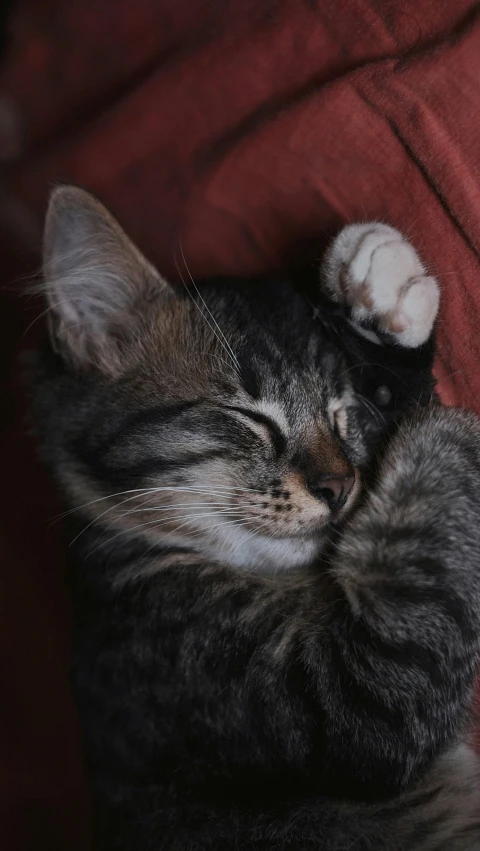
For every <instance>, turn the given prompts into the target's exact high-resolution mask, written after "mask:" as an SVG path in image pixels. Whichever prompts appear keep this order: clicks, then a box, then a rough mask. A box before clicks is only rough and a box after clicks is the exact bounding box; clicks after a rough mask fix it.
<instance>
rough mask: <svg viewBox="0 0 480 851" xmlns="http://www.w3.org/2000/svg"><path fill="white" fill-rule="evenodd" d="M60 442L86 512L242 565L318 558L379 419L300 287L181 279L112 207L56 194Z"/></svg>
mask: <svg viewBox="0 0 480 851" xmlns="http://www.w3.org/2000/svg"><path fill="white" fill-rule="evenodd" d="M44 269H45V290H46V295H47V299H48V303H49V307H50V311H49V322H50V330H51V344H50V347H49V349H48V351H47V352H46V353H45V354H44V358H43V372H42V376H43V377H42V379H41V381H40V391H39V408H40V411H39V414H37V416H39V419H40V431H41V435H42V438H41V439H42V443H43V447H44V451H45V454H46V456H47V457H48V460H49V462H50V464H51V465H52V466H53V467H54V469H55V472H56V475H57V477H58V478H59V480H60V481H61V484H62V487H63V489H64V490H65V492H66V494H67V497H68V499H69V501H70V503H71V504H72V505H73V506H74V507H75V508H78V507H79V506H83V508H81V509H80V514H81V516H82V517H83V520H84V525H85V526H86V525H87V524H89V523H91V522H92V521H94V522H96V523H97V524H98V525H99V526H100V527H101V528H102V529H103V530H104V531H105V532H106V533H107V537H108V538H109V539H110V540H112V541H113V540H115V542H116V544H117V545H118V546H121V544H122V542H123V541H126V540H128V539H129V538H131V536H132V535H135V536H140V537H143V538H145V539H147V541H148V543H149V545H152V546H154V545H159V546H165V547H172V548H175V547H180V548H192V549H194V550H195V551H197V552H198V553H200V554H201V555H202V556H205V557H208V558H210V559H216V560H219V561H221V562H223V563H226V564H230V565H233V566H237V567H242V568H257V567H264V568H269V569H277V568H278V569H283V568H287V567H294V566H296V565H300V564H305V563H308V562H311V561H312V560H313V559H314V558H315V556H316V555H317V553H318V552H319V550H320V548H321V546H322V542H323V541H324V540H325V534H326V530H327V529H329V528H331V527H332V525H334V524H335V523H338V521H339V520H341V519H342V517H344V516H345V514H346V513H347V512H348V510H349V509H350V508H351V506H352V505H353V504H354V502H355V499H356V497H357V495H358V493H359V491H360V488H361V476H360V472H359V470H360V469H361V468H362V466H363V465H364V464H365V463H366V461H367V460H368V457H369V454H370V451H371V439H372V435H374V436H375V435H376V434H378V428H377V423H376V421H375V417H373V416H372V415H370V414H369V412H368V408H367V409H366V408H365V405H364V404H361V400H360V399H359V398H358V396H357V393H356V389H355V387H354V385H353V383H352V382H353V379H352V374H351V372H350V371H349V369H348V368H347V365H346V363H345V360H344V358H343V355H342V352H341V350H340V347H339V346H338V345H336V344H335V342H334V341H332V339H330V337H329V335H328V334H326V332H325V329H324V327H323V326H322V324H321V323H320V322H318V321H316V320H315V318H314V315H313V311H312V308H311V306H310V304H309V302H308V301H307V300H306V299H305V298H304V297H303V296H301V295H299V294H297V293H296V292H295V291H294V290H293V289H291V288H290V287H289V286H288V285H287V284H285V283H283V282H281V281H277V282H274V283H268V284H267V283H265V284H263V285H260V284H258V282H254V281H253V282H249V283H248V282H247V283H245V282H244V283H241V282H223V283H220V282H209V283H206V284H203V285H201V286H197V283H196V282H194V281H193V279H192V278H191V277H190V275H189V272H188V270H187V268H186V265H185V269H184V277H185V285H184V286H183V287H181V288H178V287H177V288H175V287H172V286H170V285H169V284H168V283H167V282H166V281H165V280H164V279H163V278H162V277H161V276H160V275H159V274H158V273H157V272H156V270H155V269H154V268H153V267H152V266H151V265H150V264H149V263H148V262H147V261H146V260H145V258H144V257H143V256H142V255H141V254H140V252H139V251H138V250H137V249H136V248H135V247H134V246H133V244H132V243H131V242H130V240H129V239H128V238H127V237H126V235H125V234H124V232H123V231H122V230H121V228H120V226H119V225H118V223H117V222H116V221H115V220H114V219H113V218H112V217H111V216H110V215H109V213H107V211H106V210H105V209H104V208H103V207H102V205H101V204H100V203H99V202H97V201H96V200H94V199H93V198H92V197H91V196H90V195H88V194H87V193H85V192H83V191H82V190H79V189H75V188H72V187H63V188H60V189H58V190H56V191H55V192H54V193H53V196H52V199H51V202H50V207H49V211H48V215H47V224H46V231H45V248H44Z"/></svg>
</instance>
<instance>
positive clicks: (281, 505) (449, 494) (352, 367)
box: [34, 186, 480, 851]
mask: <svg viewBox="0 0 480 851" xmlns="http://www.w3.org/2000/svg"><path fill="white" fill-rule="evenodd" d="M182 274H183V272H182ZM43 286H44V290H45V293H46V298H47V302H48V307H49V324H50V335H49V337H48V339H46V340H45V342H44V344H43V345H42V347H41V348H40V350H39V353H38V356H37V357H36V361H35V367H34V382H35V388H36V400H35V403H34V413H35V419H36V423H37V426H36V428H37V432H38V440H39V444H40V447H41V452H42V454H43V457H44V459H45V462H46V463H47V464H48V466H49V467H50V469H51V470H52V472H53V475H54V477H55V479H56V481H57V482H58V484H59V486H60V488H61V490H62V492H63V494H64V495H65V497H66V500H67V502H68V504H69V506H70V509H71V510H70V512H69V514H68V517H69V518H70V524H71V525H70V538H71V542H72V546H71V547H70V549H69V552H70V553H72V552H73V554H74V555H73V559H72V565H71V570H70V573H69V582H70V588H71V594H72V602H73V609H74V632H73V662H72V677H73V684H74V688H75V693H76V698H77V702H78V707H79V710H80V715H81V719H82V725H83V735H84V743H85V753H86V761H87V768H88V772H89V777H90V782H91V787H92V793H93V801H94V833H95V848H97V849H100V851H163V849H165V850H166V851H197V849H202V851H206V849H214V850H215V851H217V850H218V851H223V849H234V848H238V849H242V851H244V849H259V850H261V849H262V850H263V849H290V851H293V849H301V851H304V849H307V850H308V849H312V851H313V849H321V851H347V849H355V851H366V849H379V851H380V849H383V851H434V850H435V851H438V850H439V849H448V851H471V850H472V849H478V848H480V784H479V780H478V765H477V759H476V757H475V755H474V754H473V752H472V751H471V750H470V748H469V747H468V744H467V743H466V740H467V727H468V722H469V707H470V706H471V700H472V693H473V686H474V681H475V673H476V670H477V664H478V661H479V632H480V630H479V627H480V523H479V516H480V508H479V506H478V501H479V500H478V493H479V489H480V423H479V420H478V419H477V418H476V417H475V416H474V415H473V414H469V413H466V412H463V411H460V410H454V409H446V408H443V407H441V406H440V404H439V402H438V400H437V397H436V393H435V383H434V379H433V377H432V363H433V356H434V324H435V319H436V315H437V310H438V304H439V287H438V284H437V282H436V280H435V278H434V277H432V276H429V275H427V273H426V270H425V267H424V266H423V265H422V262H421V261H420V259H419V257H418V255H417V253H416V251H415V250H414V248H413V247H412V245H411V244H410V243H409V242H408V241H407V240H406V239H405V238H404V237H403V236H402V235H401V234H400V233H399V232H398V231H397V230H395V229H394V228H392V227H390V226H387V225H383V224H379V223H367V224H358V225H349V226H347V227H345V228H344V229H343V230H342V231H341V233H340V234H339V235H338V237H337V238H336V239H335V240H334V241H333V243H332V244H331V246H330V247H329V248H328V249H327V252H326V254H325V256H324V259H323V262H322V264H321V268H319V270H318V283H317V286H316V295H315V296H314V297H311V296H307V295H306V294H305V292H304V291H302V288H301V286H299V285H298V282H295V281H293V282H292V281H288V280H286V279H285V280H283V279H280V278H272V279H268V278H267V279H262V280H257V279H251V280H246V281H245V280H228V281H226V280H208V281H205V282H199V283H197V282H196V281H194V279H193V278H192V277H191V276H190V274H189V272H188V269H187V267H186V264H185V274H184V287H183V288H180V287H175V286H172V285H170V284H169V283H167V281H166V280H164V279H163V278H162V277H161V276H160V274H159V273H158V272H157V271H156V270H155V269H154V267H153V266H152V265H151V264H150V263H149V262H148V261H147V260H146V259H145V258H144V257H143V256H142V255H141V253H140V252H139V250H138V249H137V248H136V247H135V246H134V245H133V244H132V242H131V241H130V240H129V239H128V237H127V236H126V235H125V233H124V231H123V230H122V229H121V227H120V225H119V224H118V223H117V222H116V220H114V218H113V217H112V216H111V215H110V213H108V212H107V210H106V209H105V208H104V207H103V206H102V205H101V203H100V202H99V201H97V200H96V199H94V198H93V197H92V196H91V195H89V194H88V193H86V192H85V191H83V190H81V189H77V188H75V187H69V186H64V187H59V188H57V189H55V190H54V192H53V194H52V196H51V199H50V203H49V209H48V213H47V219H46V227H45V239H44V285H43Z"/></svg>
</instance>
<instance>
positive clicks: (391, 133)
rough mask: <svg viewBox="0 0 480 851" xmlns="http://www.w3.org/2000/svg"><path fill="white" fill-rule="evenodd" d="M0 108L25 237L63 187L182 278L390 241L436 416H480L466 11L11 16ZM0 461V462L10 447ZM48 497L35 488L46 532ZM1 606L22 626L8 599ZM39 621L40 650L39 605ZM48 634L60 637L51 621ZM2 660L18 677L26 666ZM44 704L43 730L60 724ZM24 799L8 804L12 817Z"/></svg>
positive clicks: (42, 9)
mask: <svg viewBox="0 0 480 851" xmlns="http://www.w3.org/2000/svg"><path fill="white" fill-rule="evenodd" d="M0 93H3V95H4V98H5V99H4V100H3V101H0V157H2V156H3V158H4V160H5V168H6V169H7V170H8V197H7V196H5V198H4V201H3V213H2V201H1V199H0V213H2V215H3V217H4V219H5V217H6V218H7V219H8V217H9V216H10V217H11V219H12V221H10V225H11V226H13V225H14V226H16V227H17V229H20V230H21V229H22V228H23V233H24V234H26V233H28V234H29V235H30V238H31V235H32V234H33V233H34V232H35V223H37V224H38V228H39V227H40V222H41V218H42V215H43V210H44V206H45V200H46V195H47V192H48V189H49V187H50V185H51V184H52V183H54V182H57V181H73V182H76V183H79V184H81V185H84V186H85V187H87V188H89V189H91V190H93V191H94V192H96V193H97V194H98V195H100V197H101V198H103V200H104V201H105V202H106V203H107V204H108V205H109V206H111V208H112V209H113V210H114V211H115V212H116V213H117V215H118V216H119V218H120V220H121V221H122V223H123V224H124V225H125V227H126V228H127V229H128V231H129V232H130V233H131V235H132V236H133V237H134V238H135V239H136V240H137V241H138V243H139V244H140V246H141V247H142V248H143V249H144V250H145V251H146V253H147V254H148V255H149V256H150V257H151V259H152V260H154V261H156V262H157V263H158V264H159V266H160V268H161V270H162V271H163V272H164V273H166V274H172V275H176V274H177V272H176V268H175V255H176V253H178V246H179V241H180V240H181V242H182V245H183V250H184V253H185V256H186V258H187V261H188V264H189V267H190V269H191V271H192V273H193V274H194V275H199V274H205V273H221V272H236V273H248V272H251V271H253V270H255V271H257V270H262V269H268V268H270V267H272V265H274V264H276V263H279V262H280V261H281V260H282V259H283V258H285V257H287V256H289V255H290V252H291V248H292V246H293V244H294V243H295V242H296V241H298V240H300V241H304V240H305V238H306V237H310V236H314V235H315V234H316V235H317V236H318V239H319V241H320V242H321V241H322V240H323V239H324V237H325V236H326V235H328V234H330V233H331V232H333V231H334V230H336V229H338V228H339V227H340V226H341V225H342V224H343V223H344V222H346V221H354V220H358V219H371V218H380V219H383V220H385V221H388V222H390V223H391V224H393V225H395V226H397V227H399V228H400V229H401V230H402V231H404V232H406V233H407V234H409V236H410V238H411V239H412V241H413V242H414V244H415V245H416V246H418V248H419V249H420V251H421V253H422V255H423V257H424V259H425V261H426V262H427V263H428V265H429V267H430V268H431V270H432V272H434V273H435V274H436V275H437V276H438V277H439V280H440V282H441V283H442V285H443V298H442V307H441V317H440V322H439V355H438V358H437V364H436V371H437V375H438V377H439V387H440V392H441V395H442V397H443V400H444V401H445V402H446V403H455V404H462V405H465V406H466V407H471V408H474V409H475V410H477V411H478V412H479V413H480V369H479V368H478V364H480V335H479V334H478V333H477V325H478V324H479V301H480V292H479V291H478V289H477V288H478V286H479V285H477V277H478V260H479V251H480V193H479V175H480V12H479V11H478V3H477V2H475V0H456V2H452V0H342V2H331V3H327V2H321V0H319V2H316V0H283V2H279V0H263V2H258V0H231V2H228V3H226V2H225V0H136V2H135V3H131V2H128V0H103V2H102V3H97V2H95V0H64V2H60V0H57V2H55V0H30V1H29V0H23V2H19V3H18V4H17V11H16V14H15V19H14V28H13V43H12V49H11V52H10V55H9V57H8V59H7V61H6V62H5V63H4V67H3V68H2V69H1V70H0ZM2 107H3V113H4V117H3V119H2ZM5 115H6V116H7V118H8V120H7V119H6V118H5ZM2 121H3V123H2ZM12 127H13V129H12ZM2 133H3V138H2ZM2 151H3V154H2ZM13 219H14V222H13ZM12 222H13V225H12ZM15 223H16V224H15ZM38 233H39V230H38ZM2 445H3V447H4V449H3V455H5V453H6V452H8V453H9V452H10V451H12V452H19V451H20V450H19V449H15V447H14V448H13V450H10V449H6V448H5V447H8V446H9V445H10V444H8V442H7V441H6V440H5V439H4V440H3V444H2ZM17 460H18V459H17ZM11 463H12V464H14V456H13V455H12V460H11ZM35 481H38V477H37V478H35ZM35 487H36V490H35ZM41 493H42V491H41V489H40V486H37V485H34V487H33V491H32V497H31V498H32V500H33V503H34V504H35V505H36V506H37V507H38V508H39V514H40V516H41V517H42V516H43V515H42V507H41ZM35 500H36V502H35ZM45 516H47V515H45ZM49 516H51V515H49ZM44 519H45V517H44ZM37 546H38V547H39V546H40V544H38V541H37V539H36V535H33V533H32V540H22V541H21V544H18V545H17V543H16V542H15V541H13V543H12V547H13V549H12V552H15V553H16V556H15V557H16V558H17V559H20V560H21V561H22V564H23V563H24V562H25V558H26V559H27V562H28V564H30V567H29V571H30V574H29V575H30V579H31V581H32V582H35V583H37V585H38V582H39V580H38V576H36V577H35V579H33V577H34V572H33V571H34V567H33V565H34V563H35V559H33V560H32V553H36V548H37ZM42 546H43V544H42ZM25 549H26V550H28V551H29V556H28V557H27V556H25ZM52 571H53V568H52ZM58 576H60V571H59V574H58ZM29 581H30V580H29ZM57 581H58V583H60V579H59V578H57ZM53 584H54V583H53ZM35 587H37V586H36V585H35ZM59 587H60V586H59ZM22 588H23V586H22ZM30 592H31V589H30V591H29V593H30ZM11 593H12V595H13V596H12V597H11V600H12V609H15V610H17V607H20V606H21V596H19V591H18V587H17V590H16V591H12V592H11ZM61 605H62V606H63V605H64V603H63V602H62V603H61ZM32 606H33V608H34V609H35V607H37V610H38V611H41V612H42V613H43V614H42V618H43V620H42V618H40V620H39V621H38V629H39V634H40V635H42V636H45V630H46V621H45V619H46V614H45V613H46V612H47V611H48V610H49V609H48V607H49V606H51V601H50V598H48V597H47V596H45V595H44V596H43V597H42V598H41V599H38V600H37V601H36V603H35V604H33V603H32ZM38 611H37V614H38ZM47 620H48V617H47ZM53 620H54V622H55V628H56V629H58V624H59V623H61V624H62V627H60V628H59V632H60V633H62V634H63V632H62V629H63V614H62V615H59V616H57V615H56V614H55V616H54V618H53ZM42 640H43V639H42ZM1 658H2V660H3V659H6V655H5V650H4V651H2V654H1ZM16 658H17V660H18V661H17V670H18V666H19V665H20V666H23V664H24V657H23V656H22V657H20V656H17V657H16ZM37 663H38V664H39V665H40V666H42V662H41V661H40V659H37ZM29 670H30V669H29ZM41 670H45V671H46V674H45V679H44V680H42V677H40V676H39V677H38V678H37V679H35V677H33V675H32V678H31V679H28V677H29V676H30V674H28V676H27V675H25V676H26V679H25V681H24V689H25V690H24V693H22V695H21V696H20V697H19V704H18V705H19V706H20V708H21V713H20V710H19V714H22V718H23V722H22V723H24V724H25V727H26V728H29V729H31V728H32V725H33V723H34V722H33V720H32V719H30V720H28V719H29V712H30V710H29V708H28V706H27V703H28V699H29V698H30V699H32V696H33V695H34V692H35V689H38V688H39V687H40V690H41V691H42V688H41V685H40V686H39V683H41V682H44V688H43V694H42V699H43V700H44V701H45V705H47V704H48V690H49V688H50V687H51V686H52V678H53V679H55V678H56V677H60V679H61V677H63V676H64V662H63V657H62V664H61V665H60V669H57V668H54V667H52V666H51V665H50V663H49V662H47V661H45V667H41ZM12 676H13V674H12V672H11V671H10V672H7V680H8V678H9V677H10V679H11V678H12ZM59 682H60V680H59ZM62 682H63V681H62ZM52 688H53V686H52ZM59 689H60V692H61V698H60V699H59V701H60V702H59V704H58V706H55V707H53V706H51V711H52V713H53V717H54V718H55V719H56V721H57V722H58V723H60V722H61V723H63V724H66V725H67V726H68V727H69V729H70V730H74V724H73V721H72V720H71V718H72V717H73V716H71V704H70V703H69V698H68V696H67V693H66V689H65V686H64V685H60V686H59ZM62 689H63V690H64V691H62ZM57 691H58V689H57ZM35 693H36V692H35ZM65 719H68V720H67V721H66V720H65ZM37 723H38V724H40V726H42V723H43V722H42V721H36V722H35V724H37ZM47 726H48V725H47ZM15 736H17V739H18V741H17V742H16V747H18V748H19V749H20V751H21V752H22V753H23V754H27V753H28V739H27V743H25V742H22V741H20V738H19V736H18V733H16V732H15V730H13V731H12V746H13V742H14V740H15ZM67 739H68V735H67V738H66V739H65V740H64V739H62V740H61V742H62V744H59V743H57V745H58V746H57V751H58V750H59V747H63V745H64V744H65V742H66V740H67ZM70 740H71V741H74V740H75V737H74V734H73V733H72V738H71V739H70ZM35 742H36V740H35ZM37 745H38V743H36V744H35V745H33V747H34V748H35V747H37ZM30 758H31V762H32V766H33V765H35V767H36V770H38V774H37V779H36V780H34V781H32V789H31V790H30V792H32V794H35V795H36V796H37V798H39V797H40V798H41V797H42V794H43V792H42V788H41V787H42V784H44V785H43V788H44V789H45V790H47V791H46V792H45V794H46V796H47V797H48V795H49V794H50V793H49V791H48V789H49V787H48V783H47V782H46V780H45V778H46V777H47V775H48V770H47V769H45V768H42V769H41V770H40V768H39V766H40V765H41V763H42V759H43V755H40V752H39V750H38V747H37V751H36V752H32V753H31V756H30ZM71 758H72V760H75V759H77V756H75V754H74V753H73V751H72V757H71ZM56 760H57V761H56V763H55V764H56V766H57V770H58V773H59V776H60V777H63V776H64V777H65V778H66V777H67V775H68V771H67V769H66V767H65V765H64V764H63V763H62V761H61V760H60V761H58V756H57V758H56ZM42 765H43V763H42ZM68 770H70V769H68ZM45 772H46V773H45ZM62 772H63V774H62ZM78 777H79V774H78V772H76V771H73V772H72V776H71V777H70V780H69V781H68V782H67V781H66V789H65V799H64V800H67V799H68V795H72V794H73V795H74V796H75V794H77V792H76V789H77V783H78ZM72 778H74V779H72ZM32 790H33V791H32ZM72 790H73V791H72ZM57 791H58V790H57ZM24 793H25V789H24V787H23V786H19V787H18V789H17V788H16V791H15V792H14V793H13V798H15V795H16V796H17V805H18V806H20V804H21V800H20V799H21V795H22V794H24ZM58 800H59V801H61V800H62V799H61V798H59V799H58ZM73 821H74V819H73V816H72V824H73ZM72 835H73V831H72ZM75 841H77V840H75ZM75 841H74V840H73V839H71V844H70V845H68V847H69V848H72V849H73V848H76V847H80V846H79V845H75ZM16 847H17V846H16ZM18 847H27V846H18ZM36 847H38V845H37V846H36ZM12 848H13V846H12Z"/></svg>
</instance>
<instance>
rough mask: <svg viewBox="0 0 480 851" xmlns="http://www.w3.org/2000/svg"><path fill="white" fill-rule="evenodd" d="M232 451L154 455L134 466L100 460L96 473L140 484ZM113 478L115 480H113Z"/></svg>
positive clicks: (222, 456) (215, 450)
mask: <svg viewBox="0 0 480 851" xmlns="http://www.w3.org/2000/svg"><path fill="white" fill-rule="evenodd" d="M230 456H231V451H230V450H226V449H212V450H211V451H210V452H203V453H198V452H186V453H184V454H183V455H180V456H179V457H178V458H161V457H159V456H158V455H153V456H150V457H148V458H143V459H142V460H141V461H137V462H136V463H133V464H128V465H122V466H119V467H115V468H114V467H110V466H109V465H108V463H105V461H104V460H103V459H98V461H97V464H96V469H95V472H96V473H97V474H98V473H100V475H101V476H102V478H104V479H105V478H106V479H108V480H109V481H115V482H118V481H120V482H132V483H133V482H139V481H140V480H141V479H144V478H146V477H147V476H157V475H163V474H165V473H175V472H179V471H181V470H182V469H184V468H185V467H191V466H193V465H195V464H203V463H204V462H205V461H214V460H216V459H217V458H225V457H230ZM112 477H113V478H112Z"/></svg>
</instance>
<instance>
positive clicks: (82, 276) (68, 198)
mask: <svg viewBox="0 0 480 851" xmlns="http://www.w3.org/2000/svg"><path fill="white" fill-rule="evenodd" d="M43 272H44V281H45V291H46V295H47V300H48V305H49V308H50V310H49V322H50V328H51V332H52V336H53V339H54V343H55V345H56V347H57V349H60V350H61V351H62V353H64V354H66V355H68V357H69V358H70V359H71V361H73V363H74V364H75V365H76V366H78V367H88V366H91V365H92V364H93V365H95V366H97V367H99V368H100V369H102V370H104V371H107V372H111V373H112V372H113V373H115V372H118V371H119V370H121V368H122V360H123V359H124V357H125V351H126V347H128V343H129V340H131V339H132V338H133V336H134V335H138V331H139V324H140V323H141V321H142V318H143V317H144V315H145V310H148V304H149V302H151V301H152V299H154V298H155V297H156V296H157V295H159V294H160V293H161V292H162V291H165V290H166V289H169V287H168V285H167V284H166V282H165V281H164V280H163V279H162V278H161V277H160V275H159V274H158V272H156V270H155V269H154V267H153V266H151V264H150V263H149V262H148V261H147V260H146V259H145V258H144V257H143V256H142V254H141V253H140V252H139V251H138V249H137V248H136V247H135V246H134V245H133V243H132V242H131V240H130V239H129V238H128V237H127V235H126V234H125V233H124V231H123V230H122V228H121V227H120V225H119V224H118V222H117V221H116V220H115V219H114V218H113V216H112V215H111V214H110V213H109V212H108V211H107V210H106V209H105V207H104V206H103V205H102V204H101V203H100V202H99V201H97V200H96V199H95V198H94V197H93V196H92V195H90V194H89V193H88V192H85V191H84V190H83V189H78V188H77V187H75V186H61V187H58V188H57V189H55V190H54V191H53V192H52V195H51V197H50V202H49V206H48V211H47V217H46V224H45V234H44V244H43Z"/></svg>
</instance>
